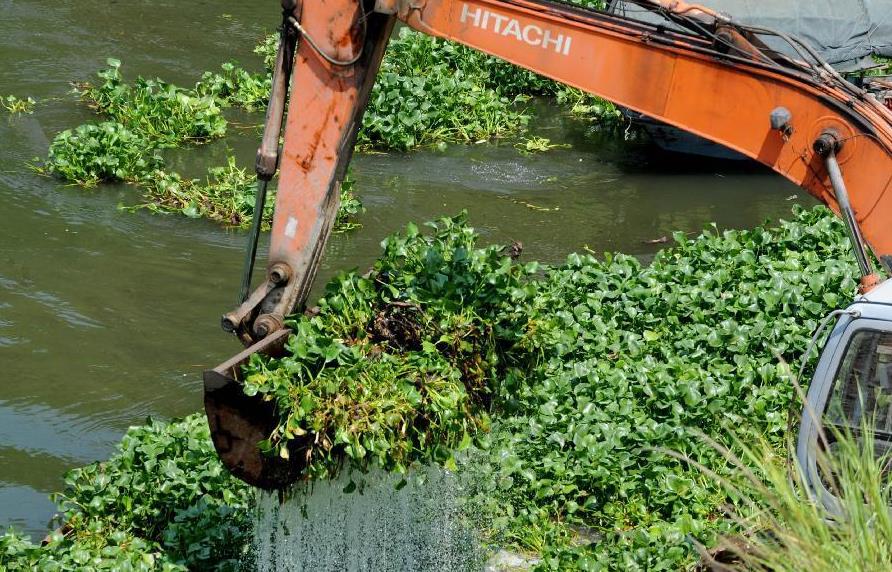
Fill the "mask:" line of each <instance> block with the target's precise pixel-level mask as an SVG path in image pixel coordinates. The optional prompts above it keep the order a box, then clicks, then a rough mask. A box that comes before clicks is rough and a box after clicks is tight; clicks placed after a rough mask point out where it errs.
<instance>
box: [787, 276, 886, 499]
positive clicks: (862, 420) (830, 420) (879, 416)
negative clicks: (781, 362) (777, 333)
mask: <svg viewBox="0 0 892 572" xmlns="http://www.w3.org/2000/svg"><path fill="white" fill-rule="evenodd" d="M822 429H823V430H822ZM863 429H872V430H873V439H874V447H875V451H876V455H877V456H882V455H885V454H887V453H889V452H890V451H892V280H886V281H885V282H884V283H883V284H881V285H879V286H878V287H877V288H875V289H874V290H873V291H871V292H870V293H868V294H865V295H862V296H860V297H859V298H858V299H856V300H855V302H854V303H853V304H852V305H851V306H849V308H848V309H847V310H846V311H845V312H843V313H841V317H840V318H839V320H838V322H837V323H836V326H835V327H834V328H833V331H832V332H831V333H830V337H829V338H828V340H827V343H826V345H825V347H824V351H823V353H822V355H821V358H820V360H819V362H818V366H817V369H816V371H815V375H814V377H813V378H812V383H811V385H810V387H809V390H808V395H807V399H806V404H805V407H804V408H803V411H802V425H801V428H800V432H799V439H798V443H797V448H796V454H797V457H798V460H799V464H800V466H801V468H802V471H803V474H804V477H805V479H806V480H807V484H808V486H809V488H810V489H811V490H812V491H813V492H814V493H815V494H816V498H817V499H820V500H821V501H822V502H823V504H824V505H825V506H827V507H828V508H830V509H831V510H832V509H833V507H834V505H836V498H835V497H834V495H833V494H832V493H831V492H830V491H829V490H828V489H827V486H826V482H825V479H824V478H822V476H821V474H820V471H819V469H818V466H819V459H820V456H821V454H822V452H823V453H825V454H829V456H831V457H832V455H833V451H834V443H835V440H836V437H837V435H838V434H840V432H842V433H844V434H850V435H852V436H854V437H855V439H859V440H860V438H861V435H862V430H863Z"/></svg>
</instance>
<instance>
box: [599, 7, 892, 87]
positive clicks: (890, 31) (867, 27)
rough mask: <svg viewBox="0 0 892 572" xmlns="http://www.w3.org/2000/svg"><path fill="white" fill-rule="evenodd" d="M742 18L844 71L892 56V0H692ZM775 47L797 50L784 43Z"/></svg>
mask: <svg viewBox="0 0 892 572" xmlns="http://www.w3.org/2000/svg"><path fill="white" fill-rule="evenodd" d="M689 1H690V2H691V3H694V4H700V5H703V6H706V7H708V8H712V9H713V10H717V11H719V12H723V13H725V14H727V15H729V16H731V18H732V19H733V20H734V21H735V22H738V23H740V24H747V25H751V26H761V27H765V28H773V29H775V30H777V31H780V32H784V33H786V34H791V35H794V36H797V37H799V38H800V39H802V40H805V41H806V42H807V43H808V44H809V45H811V46H812V47H813V48H815V49H816V50H817V51H818V53H820V54H821V56H822V57H823V58H824V59H825V60H827V62H828V63H830V64H831V65H833V66H834V67H835V68H837V69H838V70H840V71H843V72H848V71H856V70H858V69H862V68H865V67H871V66H872V65H875V64H874V63H873V61H872V59H871V58H870V57H869V56H870V55H871V54H876V55H881V56H887V57H892V0H810V1H802V0H689ZM613 4H614V5H613V10H615V11H617V12H619V13H625V14H626V15H627V16H630V17H632V18H636V19H640V20H644V21H646V22H655V21H661V20H660V18H659V17H658V16H655V15H654V14H653V13H649V12H647V11H646V10H644V9H643V8H641V6H639V5H636V4H634V3H632V2H627V1H624V0H617V1H616V2H614V3H613ZM767 43H768V44H769V46H770V47H772V48H774V49H777V50H779V51H783V52H784V53H791V52H790V50H788V49H785V47H784V45H783V44H782V43H777V42H776V41H768V42H767Z"/></svg>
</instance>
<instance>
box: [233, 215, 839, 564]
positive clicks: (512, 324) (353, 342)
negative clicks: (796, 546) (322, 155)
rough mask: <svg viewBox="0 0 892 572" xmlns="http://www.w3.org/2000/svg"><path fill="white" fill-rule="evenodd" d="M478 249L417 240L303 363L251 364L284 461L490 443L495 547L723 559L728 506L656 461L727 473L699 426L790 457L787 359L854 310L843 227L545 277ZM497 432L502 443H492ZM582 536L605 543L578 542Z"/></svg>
mask: <svg viewBox="0 0 892 572" xmlns="http://www.w3.org/2000/svg"><path fill="white" fill-rule="evenodd" d="M446 229H448V232H445V231H446ZM473 241H474V237H473V234H469V230H468V229H467V228H466V227H465V226H464V222H463V220H462V219H450V220H446V221H441V223H440V224H439V226H437V227H436V229H435V231H434V234H433V235H431V236H428V237H424V236H423V235H421V234H418V233H417V231H416V230H415V229H412V228H410V229H409V230H408V231H407V233H406V234H404V235H400V236H397V237H395V238H393V239H391V240H390V241H388V243H387V244H386V247H385V252H384V255H383V257H382V258H381V259H380V260H379V261H378V263H377V264H376V266H375V270H374V271H373V273H372V274H371V275H370V276H368V277H365V278H364V277H361V276H357V275H355V274H347V275H343V276H341V277H339V278H337V279H336V280H335V281H334V282H333V283H332V284H330V285H329V287H328V290H327V292H326V296H325V297H324V298H323V300H322V301H321V302H320V308H319V313H318V314H317V315H315V316H313V317H297V318H296V319H295V320H294V322H293V323H292V326H293V327H294V328H295V329H296V332H297V334H296V335H295V336H294V337H293V338H292V340H291V341H290V345H289V349H290V351H291V354H292V355H290V356H288V357H286V358H283V359H281V360H263V359H261V358H255V360H254V362H252V364H251V365H250V367H249V368H248V371H247V373H248V378H247V380H248V382H247V384H246V391H247V392H248V393H250V394H258V393H259V394H264V395H267V396H268V397H270V398H273V399H275V400H276V402H277V403H278V405H279V407H280V411H281V412H282V418H281V425H280V426H279V428H278V429H277V430H276V431H275V432H274V433H273V435H272V437H271V440H270V442H269V443H268V448H269V449H270V452H271V453H272V454H276V453H278V454H281V455H283V456H289V457H291V456H295V455H302V456H303V457H301V458H302V459H305V460H306V461H307V463H308V465H309V469H308V470H309V472H310V474H311V475H314V476H320V475H327V474H330V473H331V472H332V471H335V470H337V468H338V466H339V463H340V462H342V461H343V460H344V459H349V460H350V462H354V463H359V464H360V465H362V464H365V463H369V462H376V463H380V464H382V465H384V466H385V467H389V468H393V469H397V470H402V469H403V468H404V467H405V466H406V465H407V464H409V463H411V462H413V461H425V460H429V459H435V460H440V461H443V459H445V461H443V462H449V463H451V459H452V457H450V456H449V454H448V453H451V452H452V451H453V450H455V448H457V447H458V446H459V445H464V444H467V443H468V442H469V441H470V442H472V443H474V442H476V443H477V444H478V445H479V449H480V451H481V452H480V453H479V455H482V456H483V458H482V459H481V458H480V457H476V458H475V460H474V461H473V463H472V465H473V466H474V467H475V468H474V469H472V470H477V471H479V475H478V478H476V479H475V481H476V482H477V483H478V484H479V486H480V487H481V489H480V491H479V494H478V495H477V502H479V503H480V504H481V506H482V507H483V508H482V509H481V510H483V512H485V513H487V514H490V515H491V521H490V522H491V529H490V533H491V535H492V538H493V539H494V540H495V541H497V542H502V543H511V544H517V545H520V546H521V547H524V548H527V549H532V550H536V551H540V552H544V557H545V562H546V563H547V565H548V566H549V567H556V568H564V567H577V566H583V567H594V568H598V567H610V565H611V563H613V564H616V563H617V562H621V563H622V566H623V567H625V568H627V569H650V570H654V569H657V570H675V569H678V568H679V567H683V566H687V565H688V564H689V563H690V562H691V561H692V560H693V559H694V558H695V556H696V552H695V551H694V550H693V548H692V545H691V543H690V542H688V540H687V538H688V536H691V535H692V536H693V537H694V538H700V539H701V540H702V541H703V542H704V543H707V544H708V543H710V542H712V541H713V540H714V538H715V535H716V534H718V533H719V532H721V530H722V526H724V525H722V524H721V523H723V522H724V521H723V519H722V518H721V515H722V511H721V506H722V504H723V503H724V502H726V498H727V496H726V494H725V492H724V491H723V490H722V489H721V486H720V485H719V484H718V483H715V482H712V481H710V480H709V479H705V478H704V477H703V475H702V474H700V473H698V472H697V471H696V470H694V469H691V468H690V467H687V466H685V465H684V464H683V463H680V462H679V461H678V460H677V459H675V458H673V457H671V456H668V455H665V454H661V453H659V452H658V450H659V449H671V450H681V451H684V452H685V453H686V454H688V455H690V456H691V457H692V458H694V459H696V460H697V461H698V462H700V463H702V464H703V465H705V466H708V467H711V468H713V469H714V470H716V471H718V472H722V471H727V467H726V463H725V462H724V460H723V459H722V458H721V455H719V454H718V453H717V452H716V451H715V450H713V449H712V448H711V447H709V446H707V445H706V444H704V443H703V442H702V440H698V439H697V438H695V435H694V434H693V433H692V432H691V428H697V430H698V431H702V432H704V433H706V434H707V435H709V436H710V437H711V438H713V439H715V440H717V441H719V442H724V440H725V439H726V437H727V434H728V431H729V430H730V429H731V428H734V429H735V430H738V431H741V432H743V433H744V434H746V435H750V436H760V437H763V438H766V439H768V440H769V442H771V443H772V444H773V446H775V447H781V446H782V445H783V439H782V436H783V433H784V430H785V428H786V411H787V408H788V406H789V404H790V401H791V399H792V393H793V392H792V386H791V383H790V379H789V376H787V375H786V372H785V370H784V368H782V367H781V366H780V365H779V363H778V361H777V357H776V356H777V355H780V356H781V357H783V358H785V359H792V358H795V357H797V356H798V354H799V352H801V351H802V350H803V349H804V348H805V346H806V345H807V343H808V340H809V336H810V334H811V332H812V330H813V328H814V327H815V326H816V325H817V323H818V321H819V320H820V319H821V318H822V317H823V315H824V314H825V313H826V312H827V311H829V310H830V309H832V308H834V307H836V306H837V305H839V304H840V303H844V302H845V300H846V299H847V298H848V297H849V296H851V295H853V293H854V292H855V287H856V284H855V281H854V279H853V276H855V275H856V274H855V269H854V268H853V267H852V263H851V260H850V256H849V253H848V247H847V243H846V241H845V238H844V233H843V232H842V227H841V226H840V224H839V222H838V221H837V220H836V219H834V218H833V217H832V216H830V215H829V213H828V211H826V210H825V209H816V210H813V211H804V212H801V213H799V214H798V215H797V218H796V220H795V221H792V222H788V223H783V224H781V225H780V226H779V227H778V228H776V229H756V230H753V231H727V232H725V233H716V232H712V233H709V232H708V233H706V234H704V235H703V236H701V237H699V238H698V239H696V240H693V241H691V240H688V239H686V238H685V237H684V236H682V235H677V236H676V241H677V242H678V246H676V247H675V248H672V249H669V250H666V251H664V252H662V253H660V254H659V255H657V257H656V259H655V260H654V261H653V263H652V264H651V265H649V266H642V265H641V264H640V263H639V262H638V261H637V260H636V259H634V258H632V257H628V256H622V255H609V256H607V257H606V258H605V259H604V260H598V259H595V258H593V257H589V256H577V255H571V256H570V257H569V259H568V261H567V263H566V264H564V265H562V266H557V267H553V268H547V269H545V270H544V272H543V273H541V274H537V275H531V274H530V273H532V272H534V271H536V268H535V267H527V266H523V265H519V264H516V263H513V262H512V260H511V258H510V257H509V256H507V255H506V252H503V251H502V250H498V249H492V248H490V249H476V248H475V246H474V242H473ZM428 380H430V386H428V385H427V381H428ZM449 380H451V385H448V386H442V385H441V384H443V383H446V381H449ZM428 387H429V388H430V390H431V391H433V392H435V395H437V396H440V395H441V394H442V391H444V390H443V387H448V389H446V390H445V391H446V395H447V399H444V400H443V401H441V402H435V401H434V398H433V397H432V396H428V395H426V393H425V392H426V390H427V388H428ZM348 396H349V397H348ZM360 398H361V401H360V402H359V403H361V404H362V405H361V406H359V405H354V401H353V400H354V399H360ZM435 406H436V407H435ZM444 406H445V407H446V408H447V409H446V410H445V414H444V409H443V407H444ZM491 415H492V416H493V418H494V420H495V422H494V425H493V431H492V432H491V433H489V434H488V435H487V434H486V433H485V432H482V431H476V432H475V431H474V430H475V429H480V428H484V427H487V426H488V425H489V419H490V416H491ZM456 419H462V420H464V421H463V422H461V423H456V422H455V420H456ZM468 420H470V421H468ZM432 433H433V434H436V436H437V439H436V441H435V442H436V443H437V444H447V445H448V448H447V447H438V446H433V445H432V444H431V443H430V442H429V441H427V439H428V438H429V437H430V435H431V434H432ZM444 449H445V450H444ZM574 527H582V528H583V529H585V530H591V531H596V532H597V534H598V536H599V537H600V541H599V542H597V543H594V544H579V543H578V542H576V540H575V539H576V538H577V537H578V533H577V532H575V530H576V528H574Z"/></svg>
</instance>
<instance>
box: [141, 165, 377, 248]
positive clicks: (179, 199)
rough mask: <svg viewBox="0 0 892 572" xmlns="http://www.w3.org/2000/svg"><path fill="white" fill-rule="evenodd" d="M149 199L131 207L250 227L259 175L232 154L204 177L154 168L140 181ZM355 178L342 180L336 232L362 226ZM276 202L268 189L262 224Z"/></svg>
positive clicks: (265, 224)
mask: <svg viewBox="0 0 892 572" xmlns="http://www.w3.org/2000/svg"><path fill="white" fill-rule="evenodd" d="M140 183H141V185H142V188H143V194H144V197H145V198H146V199H147V200H148V202H146V203H144V204H140V205H136V206H135V207H132V208H145V209H148V210H151V211H154V212H162V213H179V214H183V215H185V216H188V217H190V218H205V219H208V220H212V221H215V222H220V223H223V224H225V225H227V226H231V227H238V228H247V227H248V226H250V224H251V220H252V218H253V217H254V206H255V198H256V192H257V178H256V176H255V175H254V173H251V172H249V171H248V170H247V169H243V168H240V167H239V166H238V165H237V164H236V162H235V159H234V158H233V157H230V158H229V160H228V162H227V165H226V166H225V167H211V168H210V169H208V173H207V177H206V178H205V180H204V181H201V180H199V179H186V178H183V177H182V176H180V175H179V174H178V173H168V172H166V171H162V170H160V169H159V170H155V171H153V172H152V173H151V174H149V175H148V176H146V177H145V178H144V179H142V180H141V181H140ZM353 185H354V183H353V179H351V178H350V175H349V174H348V175H347V177H345V179H344V181H343V183H342V184H341V199H340V200H341V202H340V208H339V209H338V214H337V218H336V219H335V232H345V231H348V230H353V229H355V228H358V227H360V226H361V225H360V224H359V223H357V222H356V221H355V220H354V219H355V217H356V215H358V214H359V213H360V212H362V210H363V206H362V203H361V202H360V201H359V199H358V198H356V195H355V194H354V193H353ZM275 202H276V191H275V189H269V190H268V191H267V198H266V205H265V206H264V210H263V218H262V221H263V228H264V229H266V230H268V229H269V227H270V225H271V224H272V218H273V208H274V206H275Z"/></svg>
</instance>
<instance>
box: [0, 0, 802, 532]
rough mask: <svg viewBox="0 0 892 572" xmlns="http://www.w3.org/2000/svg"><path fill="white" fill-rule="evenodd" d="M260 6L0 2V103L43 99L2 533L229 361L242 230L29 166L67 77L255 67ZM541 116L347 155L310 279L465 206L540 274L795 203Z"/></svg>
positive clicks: (12, 159) (6, 278)
mask: <svg viewBox="0 0 892 572" xmlns="http://www.w3.org/2000/svg"><path fill="white" fill-rule="evenodd" d="M276 5H277V3H276V2H268V3H263V5H262V7H261V6H260V5H259V4H256V3H248V2H236V1H234V0H218V1H215V2H211V1H210V0H197V1H193V2H173V1H170V0H168V1H157V0H155V1H152V2H148V1H146V0H134V1H132V2H116V1H112V2H108V1H101V2H100V1H99V0H81V1H79V2H76V3H74V2H46V1H44V2H39V1H18V0H0V95H5V94H9V93H12V94H15V95H17V96H20V97H24V96H31V97H34V98H36V99H38V100H40V102H41V103H40V104H39V106H38V108H37V110H36V112H35V113H34V114H33V115H22V116H14V117H9V116H8V115H6V114H5V113H3V112H0V222H2V224H0V366H2V367H0V528H3V527H5V526H8V525H14V526H16V527H18V528H19V529H23V530H25V531H27V532H30V533H31V534H33V535H39V534H41V533H42V532H43V531H44V529H45V525H46V522H47V520H48V519H49V518H50V516H51V515H52V511H53V505H52V504H51V503H50V502H49V500H48V499H47V494H48V493H50V492H52V491H55V490H59V488H60V486H61V484H62V480H61V476H62V474H63V473H64V472H65V471H66V470H67V469H69V468H71V467H75V466H79V465H83V464H86V463H89V462H92V461H95V460H97V459H102V458H105V457H107V456H108V455H109V454H110V453H111V451H112V449H113V447H114V445H115V443H116V442H117V441H118V440H119V439H120V436H121V434H122V432H123V431H124V430H125V429H126V428H127V427H128V426H129V425H132V424H136V423H140V422H141V421H143V420H144V419H145V418H146V417H147V416H149V415H151V416H163V417H168V416H176V415H184V414H187V413H190V412H193V411H196V410H197V409H199V408H200V407H201V383H200V372H201V371H202V370H203V369H205V368H208V367H210V366H213V365H215V364H217V363H219V362H220V361H222V360H223V359H224V358H226V357H228V356H229V355H231V354H232V353H234V352H235V351H237V350H238V349H239V348H238V346H237V344H236V342H234V341H233V340H231V339H229V338H228V337H226V336H225V335H224V334H223V333H222V332H221V331H220V330H219V327H218V318H219V315H220V314H221V313H222V312H223V311H225V310H228V309H230V306H231V305H232V303H233V302H234V298H235V295H236V291H237V286H238V282H239V272H240V266H241V254H242V253H241V248H242V245H243V241H244V238H243V235H242V234H241V233H238V232H233V231H230V230H226V229H222V228H220V227H218V226H216V225H214V224H210V223H207V222H204V221H197V220H189V219H186V218H182V217H174V216H156V215H151V214H148V213H144V212H138V213H135V214H134V213H130V212H125V211H121V210H120V209H118V205H119V204H133V203H135V202H137V201H138V197H137V196H136V195H135V193H134V192H133V191H132V189H129V188H128V187H126V186H104V187H101V188H99V189H96V190H91V191H86V192H85V191H82V190H80V189H77V188H72V187H66V186H62V185H60V184H58V183H57V182H56V181H54V180H51V179H47V178H44V177H41V176H39V175H37V174H35V173H34V172H33V171H32V170H30V169H29V168H28V163H29V162H30V161H32V160H33V159H34V158H42V157H44V156H45V154H46V150H47V146H48V144H49V141H50V140H51V139H52V137H53V136H54V135H55V134H56V133H58V132H59V131H61V130H62V129H65V128H68V127H73V126H75V125H77V124H79V123H82V122H84V121H88V120H91V119H93V115H92V113H91V112H90V111H89V110H87V109H85V108H84V107H83V106H82V105H80V104H79V103H78V102H77V100H76V98H75V97H73V96H72V95H71V94H70V93H69V92H70V85H69V82H71V81H82V80H87V79H91V78H92V77H93V74H94V73H95V71H96V70H97V69H99V68H100V67H102V66H103V65H104V62H105V59H106V58H107V57H116V58H119V59H121V60H123V62H124V67H123V68H122V69H123V73H124V74H125V76H126V77H129V78H132V77H133V76H135V75H136V74H142V75H149V76H160V77H162V78H164V79H166V80H168V81H172V82H175V83H180V84H191V83H193V82H194V81H196V80H197V79H198V77H199V75H200V74H201V72H202V71H204V70H209V69H214V68H216V67H217V66H218V65H219V64H220V63H222V62H223V61H225V60H228V59H237V60H240V61H242V62H243V63H246V64H252V65H255V66H257V68H258V69H259V65H260V64H259V62H258V61H257V60H256V58H255V57H254V56H253V55H252V54H251V49H252V47H253V46H254V44H255V43H256V41H257V40H259V39H260V38H261V37H262V35H263V33H264V32H265V31H270V30H272V29H273V28H274V26H275V24H276V21H275V20H276V17H277V10H276ZM538 105H539V108H540V111H541V112H542V113H541V115H542V117H541V118H540V119H539V120H538V121H537V122H536V124H535V126H534V132H535V133H537V134H539V135H542V136H545V137H549V138H551V139H552V140H553V141H556V142H565V143H571V144H572V148H571V149H559V150H554V151H551V152H548V153H545V154H541V155H534V156H529V157H524V156H522V155H520V154H519V153H518V152H517V150H515V149H514V148H513V146H512V145H511V144H502V145H471V146H451V147H449V148H447V149H446V150H445V151H423V152H417V153H412V154H408V155H405V154H381V155H378V154H375V155H363V156H358V157H356V159H355V160H354V166H353V173H354V176H355V178H356V180H357V190H358V194H359V195H360V197H361V198H362V200H363V201H364V203H365V205H366V207H367V212H366V213H365V214H364V215H363V216H362V218H361V222H362V224H363V228H362V229H361V230H359V231H356V232H353V233H350V234H347V235H335V236H334V237H333V239H332V240H331V242H330V244H329V249H328V251H327V254H326V257H325V260H324V262H323V271H322V275H321V278H322V279H325V278H326V277H327V276H330V275H331V273H332V272H334V271H335V270H337V269H343V268H353V267H356V268H360V269H365V268H367V267H368V266H369V265H370V264H371V262H372V260H373V259H374V257H375V256H376V254H377V253H378V252H379V249H380V248H379V243H380V241H381V239H382V238H383V237H384V236H386V235H387V234H388V233H390V232H392V231H394V230H396V229H398V228H400V227H401V226H402V225H404V224H405V223H407V222H409V221H419V222H420V221H424V220H429V219H432V218H436V217H439V216H444V215H451V214H455V213H457V212H458V211H460V210H461V209H463V208H467V209H468V211H469V214H470V218H471V221H472V224H474V225H475V226H476V227H477V228H478V229H479V230H480V231H481V233H482V235H483V237H484V240H485V241H489V242H491V241H499V242H503V241H507V240H520V241H522V242H523V244H524V246H525V256H526V257H528V259H539V260H542V261H546V262H557V261H560V260H561V259H563V258H564V256H566V254H567V253H569V252H571V251H579V250H581V249H584V248H589V249H591V250H594V251H596V252H600V251H604V250H622V251H625V252H629V253H634V254H639V255H642V256H647V255H649V254H652V253H653V252H655V250H656V249H658V248H660V245H659V244H646V243H645V242H646V241H652V240H654V239H659V238H660V237H663V236H667V235H669V234H670V233H671V232H672V231H674V230H682V231H685V232H695V231H697V230H699V229H700V228H702V227H703V225H704V224H706V223H708V222H712V221H715V222H716V223H717V224H718V225H719V227H722V228H725V227H749V226H753V225H755V224H758V223H760V222H762V221H763V220H765V219H768V218H771V219H776V218H778V217H780V216H784V215H786V214H788V213H789V211H790V207H791V203H792V202H796V201H800V202H810V201H809V200H807V199H803V198H802V192H801V191H799V189H797V188H795V187H793V186H792V185H790V184H788V183H787V182H785V181H783V180H782V179H780V178H779V177H776V176H774V175H771V174H769V173H766V172H764V171H762V170H759V169H752V168H739V167H728V166H716V165H713V164H703V163H699V164H694V165H690V164H688V165H679V164H678V162H677V161H675V160H670V161H666V160H661V159H659V155H658V154H655V153H653V152H652V150H650V148H649V147H647V146H645V145H642V144H639V143H626V142H624V141H622V140H621V138H617V137H606V136H600V135H598V134H597V133H593V132H592V130H591V128H590V127H589V126H588V125H586V124H585V123H584V122H580V121H577V120H572V119H569V118H566V117H563V116H561V115H560V114H559V113H557V112H556V111H554V110H551V109H550V108H549V107H548V105H547V104H542V103H539V104H538ZM242 119H244V118H242ZM255 121H256V119H255ZM231 131H232V132H233V133H234V136H233V137H230V138H228V139H227V140H226V141H224V142H220V143H217V144H214V145H211V146H208V147H205V148H200V149H192V150H188V151H184V152H182V153H178V154H177V155H176V156H174V157H171V161H172V163H173V164H174V165H175V168H177V169H179V170H181V171H183V172H186V173H187V174H190V175H198V174H199V173H202V172H203V171H204V169H205V168H206V167H207V166H208V165H209V164H212V163H214V164H222V163H223V162H224V157H225V156H226V154H227V153H229V152H233V153H235V155H236V156H237V157H238V159H239V161H240V164H242V165H245V166H250V165H251V164H252V159H253V152H254V151H253V150H254V147H255V145H256V142H255V137H256V134H255V133H254V132H253V131H250V130H248V131H242V132H240V131H239V130H238V129H231ZM261 266H262V263H261Z"/></svg>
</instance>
